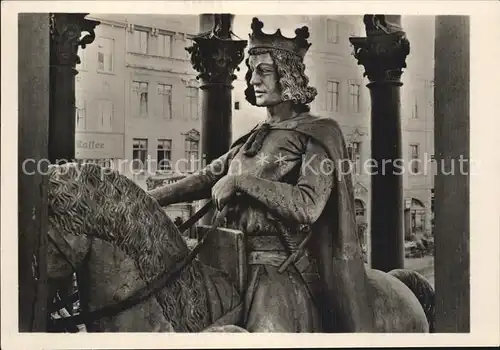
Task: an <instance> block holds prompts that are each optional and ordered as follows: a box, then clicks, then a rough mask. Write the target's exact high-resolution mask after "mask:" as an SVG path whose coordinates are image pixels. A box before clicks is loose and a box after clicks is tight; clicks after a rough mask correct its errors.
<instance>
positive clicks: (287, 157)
mask: <svg viewBox="0 0 500 350" xmlns="http://www.w3.org/2000/svg"><path fill="white" fill-rule="evenodd" d="M265 126H266V127H267V128H268V129H269V130H268V131H267V132H266V133H264V135H260V136H259V131H261V130H262V129H263V128H262V125H258V126H257V127H255V128H254V129H253V130H252V131H250V132H249V133H248V134H246V135H244V136H242V137H241V138H240V139H238V140H237V141H236V142H234V143H233V145H232V146H231V149H230V150H229V152H228V153H226V154H225V155H223V156H221V157H220V158H219V159H217V160H215V161H214V162H212V163H211V164H210V165H208V166H207V167H206V168H204V169H203V170H201V171H200V172H199V173H198V174H195V175H192V176H189V177H187V178H185V179H183V180H181V181H179V182H176V183H174V184H172V185H168V186H165V187H163V188H159V189H156V190H154V191H152V192H151V194H152V195H153V197H155V198H157V199H158V200H159V202H160V204H162V205H168V204H171V203H174V202H179V201H188V200H196V199H200V198H207V197H209V196H210V189H211V187H212V186H213V185H214V184H215V183H216V182H217V181H218V180H219V179H220V178H222V177H223V176H224V175H228V174H229V175H231V174H233V175H240V176H237V177H236V178H237V179H238V180H237V183H236V187H237V189H238V192H239V194H240V195H239V196H237V197H236V199H234V200H233V201H232V202H230V204H228V205H230V210H229V213H228V215H227V218H226V219H227V220H226V226H227V227H229V228H234V229H238V230H241V231H242V232H244V233H245V235H246V237H247V239H250V238H252V237H256V236H268V237H269V236H274V235H276V236H279V235H280V231H283V230H286V229H288V228H290V227H292V230H291V231H289V232H291V233H293V235H291V237H292V238H293V241H294V242H292V243H294V244H295V245H296V246H297V245H298V244H299V243H300V242H301V240H302V239H303V238H304V235H303V234H301V233H300V230H299V229H298V228H299V227H301V225H302V226H303V225H308V226H309V227H310V228H311V230H312V236H311V239H310V241H309V243H308V245H307V246H306V253H307V255H308V256H310V257H311V259H310V261H311V262H312V263H311V267H310V270H312V272H317V274H318V275H319V276H318V281H317V282H316V283H315V284H313V285H312V286H311V288H308V287H306V285H305V283H304V281H303V280H302V279H301V278H300V276H299V274H298V273H297V271H296V270H294V269H292V268H289V269H287V270H286V271H285V272H283V273H281V274H280V273H278V272H277V267H276V266H272V265H271V264H256V265H255V264H254V265H251V266H250V268H249V288H248V291H247V293H246V298H245V306H246V309H245V325H244V326H245V327H246V328H247V329H248V330H249V331H264V330H265V331H278V332H313V331H320V332H321V331H322V332H371V331H373V311H372V309H371V306H370V303H369V300H368V295H369V290H368V288H370V286H369V285H368V282H367V277H366V271H365V267H364V264H363V258H362V252H361V246H360V243H359V241H358V237H357V231H356V220H355V209H354V194H353V186H352V180H351V177H352V175H351V174H350V173H349V171H348V169H346V166H348V163H347V161H346V160H347V159H348V155H347V149H346V146H345V142H344V138H343V135H342V132H341V130H340V128H339V126H338V124H337V123H336V122H335V121H334V120H332V119H329V118H317V117H315V116H312V115H310V114H309V113H302V114H300V115H298V116H297V117H295V118H293V119H289V120H285V121H282V122H278V123H273V124H266V125H265ZM259 137H260V140H259V141H257V142H259V143H261V145H259V147H258V150H257V152H256V153H255V152H254V153H255V154H250V155H249V154H248V152H246V151H248V150H249V149H250V148H251V147H252V145H253V146H255V145H254V143H255V142H256V140H257V139H259ZM293 227H296V228H297V230H296V231H294V230H293ZM311 292H312V295H313V297H311V294H309V293H311Z"/></svg>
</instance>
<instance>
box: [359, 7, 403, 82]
mask: <svg viewBox="0 0 500 350" xmlns="http://www.w3.org/2000/svg"><path fill="white" fill-rule="evenodd" d="M392 17H396V18H391V16H384V15H365V16H364V22H365V27H366V33H367V37H364V38H360V37H351V38H349V41H350V42H351V44H352V45H353V46H354V52H353V55H354V57H355V58H356V59H357V61H358V65H363V66H364V68H365V72H364V74H363V76H366V77H368V79H369V80H370V83H393V84H397V85H401V75H402V74H403V68H406V57H407V56H408V54H409V53H410V42H409V41H408V39H407V38H406V33H405V32H404V31H403V30H402V28H401V26H400V24H399V16H392ZM389 19H391V20H393V22H390V21H389ZM369 85H371V84H369Z"/></svg>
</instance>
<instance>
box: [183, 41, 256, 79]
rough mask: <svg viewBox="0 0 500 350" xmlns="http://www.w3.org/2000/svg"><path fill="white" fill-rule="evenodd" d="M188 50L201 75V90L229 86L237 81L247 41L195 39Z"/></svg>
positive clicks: (199, 77) (199, 75) (194, 66)
mask: <svg viewBox="0 0 500 350" xmlns="http://www.w3.org/2000/svg"><path fill="white" fill-rule="evenodd" d="M193 41H194V44H193V45H192V46H190V47H188V48H186V50H187V51H188V52H189V53H190V54H191V64H192V65H193V68H194V69H195V70H196V71H197V72H198V73H199V74H198V76H197V77H196V79H201V81H202V85H201V88H204V87H205V86H207V85H213V84H216V85H221V84H222V85H229V86H231V84H232V82H233V81H234V80H235V79H236V75H235V74H234V72H235V70H236V71H239V67H238V66H239V65H240V63H241V62H242V61H243V58H244V50H245V47H246V45H247V42H246V40H222V39H219V38H216V37H211V38H194V39H193Z"/></svg>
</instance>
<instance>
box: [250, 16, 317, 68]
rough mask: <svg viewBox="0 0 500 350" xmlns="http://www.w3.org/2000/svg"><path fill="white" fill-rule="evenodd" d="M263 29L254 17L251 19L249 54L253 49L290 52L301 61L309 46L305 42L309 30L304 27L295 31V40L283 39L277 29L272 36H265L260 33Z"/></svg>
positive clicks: (261, 24) (262, 24) (262, 25)
mask: <svg viewBox="0 0 500 350" xmlns="http://www.w3.org/2000/svg"><path fill="white" fill-rule="evenodd" d="M263 27H264V23H262V22H261V21H260V20H259V19H258V18H256V17H254V18H253V19H252V25H251V28H252V34H249V37H250V40H249V45H248V49H249V51H250V52H251V50H252V49H255V48H267V49H269V48H271V49H278V50H284V51H288V52H291V53H293V54H295V55H297V56H299V57H301V58H302V59H303V58H304V57H305V55H306V53H307V50H309V47H310V46H311V44H310V43H308V42H307V38H309V28H307V27H306V26H304V27H302V28H297V29H295V34H296V36H295V38H287V37H284V36H283V35H282V34H281V30H279V29H278V30H277V31H276V33H274V34H266V33H264V32H263V31H262V28H263Z"/></svg>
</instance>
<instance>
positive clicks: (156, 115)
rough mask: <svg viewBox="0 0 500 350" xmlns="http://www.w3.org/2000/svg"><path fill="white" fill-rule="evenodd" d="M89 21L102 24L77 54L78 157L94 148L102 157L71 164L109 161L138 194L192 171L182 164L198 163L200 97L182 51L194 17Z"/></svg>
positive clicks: (120, 17) (194, 25) (193, 26)
mask: <svg viewBox="0 0 500 350" xmlns="http://www.w3.org/2000/svg"><path fill="white" fill-rule="evenodd" d="M92 18H93V19H96V20H98V21H100V22H101V24H100V25H99V26H98V27H97V30H96V44H95V45H90V46H89V47H87V48H86V49H85V50H80V52H79V54H80V56H82V64H80V65H79V66H78V67H77V69H78V70H79V71H80V73H79V74H78V76H77V82H76V86H77V96H76V99H77V121H78V124H77V125H78V126H77V135H78V136H77V139H78V140H77V150H81V147H78V146H79V145H83V146H85V145H89V144H91V143H92V142H94V143H93V144H97V142H100V143H102V144H104V145H105V146H103V147H102V148H103V149H106V151H104V150H103V149H101V150H100V151H99V152H94V153H95V154H94V153H90V152H88V150H83V151H80V152H77V157H78V158H87V159H88V158H91V159H110V158H113V159H114V161H113V163H112V164H113V165H114V166H116V167H117V168H118V169H119V171H120V172H121V173H123V174H125V175H127V176H129V177H131V178H133V179H134V181H135V182H136V183H138V184H139V185H140V186H141V187H143V188H146V179H147V178H148V177H149V176H155V175H162V174H171V173H179V172H189V171H192V170H195V168H196V166H197V164H196V162H194V161H191V162H187V161H183V160H184V159H193V160H196V159H198V156H199V140H200V115H201V111H200V104H199V96H198V95H199V89H198V82H197V81H196V79H195V77H196V72H195V71H194V70H193V68H192V66H191V63H190V61H189V56H188V54H187V52H186V51H185V49H184V48H185V47H186V46H188V45H189V44H190V41H189V37H190V36H191V35H193V34H195V33H196V32H197V28H198V20H197V18H196V16H161V15H160V16H151V15H148V16H140V15H116V14H113V15H101V14H100V15H98V16H97V15H96V16H92ZM82 110H83V111H85V114H84V115H85V123H84V122H82V115H83V114H82V112H81V111H82ZM80 139H83V142H80ZM94 140H96V141H94ZM108 145H109V146H108ZM106 147H108V148H111V149H112V152H111V151H107V148H106ZM107 163H109V161H108V162H107Z"/></svg>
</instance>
